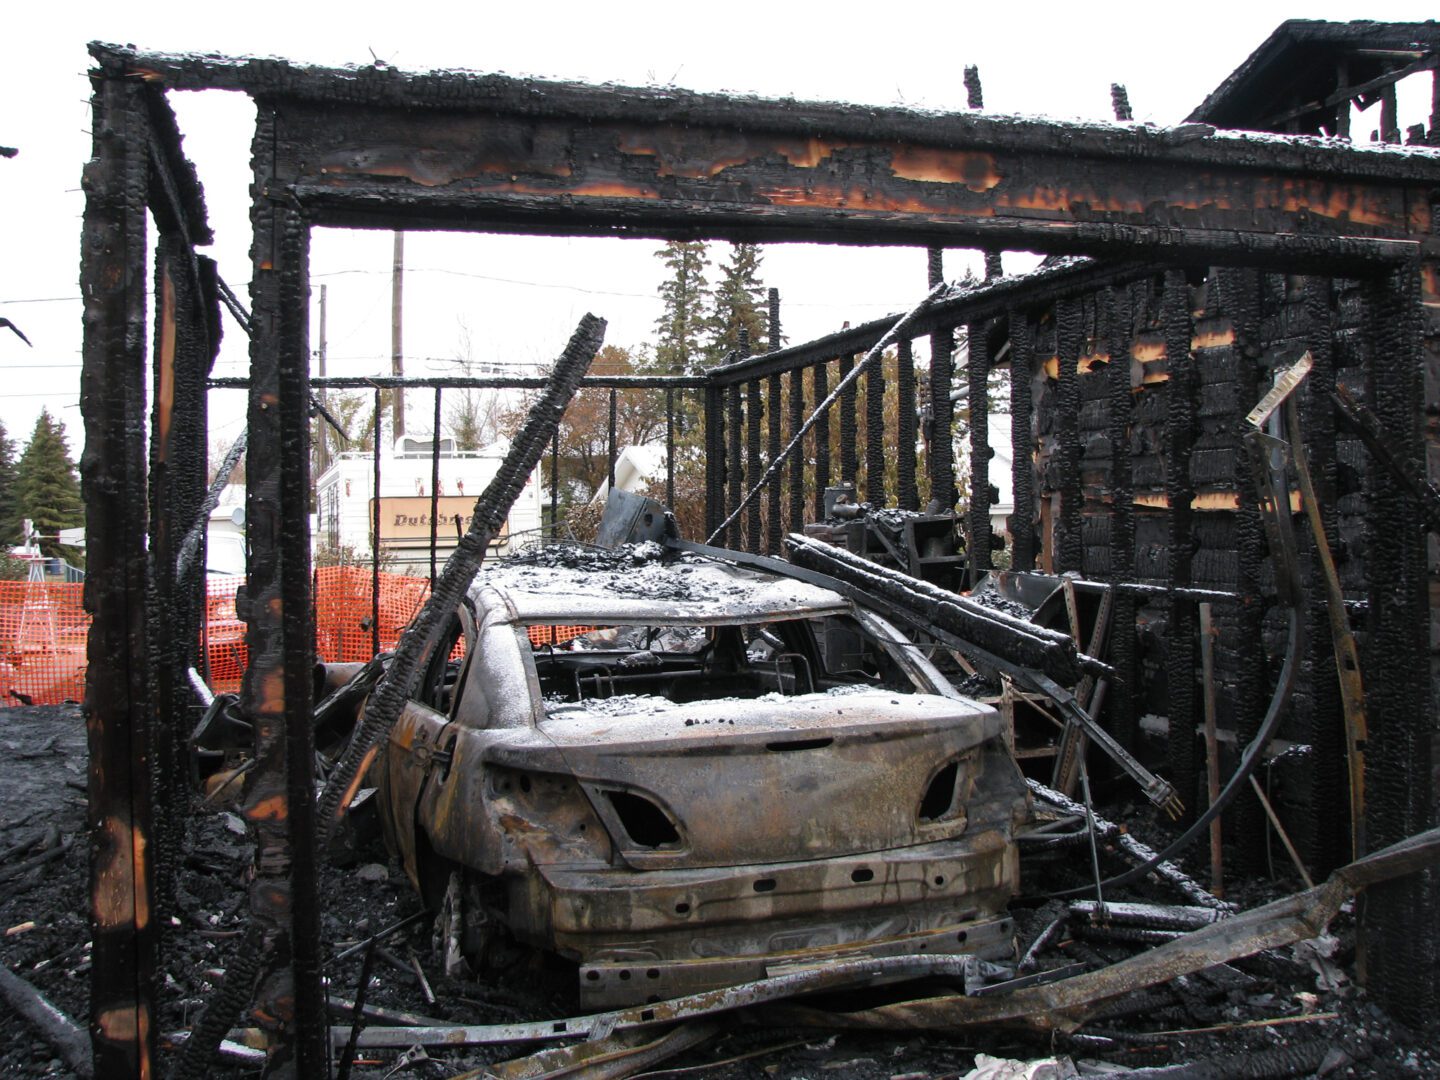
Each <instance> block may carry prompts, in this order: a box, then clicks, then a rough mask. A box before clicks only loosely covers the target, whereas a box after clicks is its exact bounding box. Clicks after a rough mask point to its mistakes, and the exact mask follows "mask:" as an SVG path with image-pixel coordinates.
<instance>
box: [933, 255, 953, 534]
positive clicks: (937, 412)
mask: <svg viewBox="0 0 1440 1080" xmlns="http://www.w3.org/2000/svg"><path fill="white" fill-rule="evenodd" d="M929 255H930V266H929V271H930V287H931V288H932V289H933V288H934V287H935V286H936V285H939V284H940V282H942V281H943V280H945V265H944V252H943V251H942V250H941V249H940V248H931V249H930V252H929ZM954 353H955V337H954V335H953V334H952V332H951V330H950V328H948V327H946V328H942V329H937V330H936V331H935V332H934V333H933V334H931V335H930V443H929V447H928V451H929V453H928V458H927V461H928V464H929V467H930V502H931V504H932V505H934V506H935V507H936V509H937V510H938V511H939V512H940V513H945V512H947V511H950V510H953V509H954V508H955V494H956V493H955V446H954V443H953V441H952V440H953V437H954V436H953V432H954V428H955V406H954V403H953V402H952V401H951V400H950V382H951V378H952V376H953V375H954V370H955V359H954Z"/></svg>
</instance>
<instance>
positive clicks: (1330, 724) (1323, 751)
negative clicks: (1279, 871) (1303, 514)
mask: <svg viewBox="0 0 1440 1080" xmlns="http://www.w3.org/2000/svg"><path fill="white" fill-rule="evenodd" d="M1330 293H1331V285H1330V280H1329V279H1328V278H1320V277H1307V278H1306V279H1305V283H1304V297H1303V304H1304V311H1305V318H1304V324H1305V325H1306V326H1307V327H1308V331H1309V332H1308V334H1307V337H1306V342H1305V344H1306V347H1307V348H1308V349H1309V351H1310V355H1311V356H1312V357H1313V358H1314V366H1313V367H1312V368H1311V369H1310V374H1309V376H1308V377H1307V378H1306V380H1305V383H1304V385H1303V386H1302V387H1301V390H1300V395H1299V405H1300V419H1301V431H1302V433H1303V435H1304V440H1305V445H1304V446H1295V447H1291V453H1293V454H1302V453H1303V454H1305V455H1306V460H1307V462H1308V464H1309V469H1310V477H1311V482H1312V483H1313V484H1314V486H1315V494H1316V497H1317V500H1316V501H1317V503H1318V507H1319V510H1320V514H1321V518H1322V520H1323V522H1324V525H1325V539H1326V543H1327V544H1328V545H1329V548H1330V551H1331V552H1332V553H1336V552H1338V551H1340V547H1339V544H1340V531H1339V527H1338V520H1337V518H1338V515H1337V512H1336V479H1337V476H1338V472H1339V465H1338V462H1337V460H1336V451H1335V443H1336V431H1335V411H1334V408H1333V407H1332V405H1331V404H1330V395H1331V394H1332V393H1333V392H1334V390H1335V364H1334V356H1333V353H1334V349H1333V347H1332V346H1333V341H1332V333H1333V332H1332V328H1331V314H1332V312H1331V305H1330ZM1302 535H1304V536H1305V542H1304V543H1303V544H1302V548H1303V549H1304V550H1306V551H1307V553H1308V556H1309V557H1308V558H1307V560H1306V561H1307V563H1308V572H1307V575H1306V583H1305V591H1306V595H1307V597H1308V598H1309V599H1310V605H1309V611H1308V612H1307V617H1308V618H1309V619H1310V629H1309V635H1308V641H1309V644H1310V667H1309V692H1310V717H1309V720H1310V725H1309V731H1308V732H1307V733H1306V736H1305V740H1306V742H1307V743H1309V745H1311V746H1312V747H1314V751H1313V753H1314V761H1313V764H1312V767H1311V768H1309V769H1307V770H1306V771H1305V782H1306V783H1307V784H1308V786H1309V791H1308V793H1307V797H1306V802H1307V804H1308V805H1309V807H1310V813H1309V814H1308V815H1306V822H1305V823H1304V824H1305V827H1304V828H1301V829H1299V830H1298V831H1299V833H1300V835H1301V836H1302V837H1303V838H1304V840H1305V841H1306V842H1305V850H1303V851H1302V855H1303V856H1304V859H1305V862H1306V863H1307V864H1308V865H1309V866H1310V867H1311V869H1312V872H1314V873H1315V874H1326V873H1329V872H1330V871H1331V870H1333V869H1335V868H1336V867H1338V866H1343V865H1344V864H1345V863H1347V862H1349V861H1350V860H1351V858H1352V857H1358V855H1360V854H1363V852H1357V853H1353V855H1352V852H1351V848H1350V836H1349V833H1350V829H1349V823H1350V815H1349V813H1348V808H1349V805H1350V801H1349V795H1348V787H1349V781H1348V772H1347V769H1346V739H1345V720H1344V716H1343V714H1342V712H1341V705H1340V688H1339V681H1338V678H1339V677H1338V675H1337V672H1336V666H1335V643H1334V637H1333V635H1332V633H1331V630H1330V620H1329V617H1328V613H1327V611H1326V607H1327V605H1326V588H1325V579H1324V570H1323V567H1322V566H1321V562H1320V559H1319V557H1318V555H1317V554H1316V553H1315V551H1314V545H1313V541H1312V540H1311V539H1310V536H1309V530H1308V529H1306V530H1302Z"/></svg>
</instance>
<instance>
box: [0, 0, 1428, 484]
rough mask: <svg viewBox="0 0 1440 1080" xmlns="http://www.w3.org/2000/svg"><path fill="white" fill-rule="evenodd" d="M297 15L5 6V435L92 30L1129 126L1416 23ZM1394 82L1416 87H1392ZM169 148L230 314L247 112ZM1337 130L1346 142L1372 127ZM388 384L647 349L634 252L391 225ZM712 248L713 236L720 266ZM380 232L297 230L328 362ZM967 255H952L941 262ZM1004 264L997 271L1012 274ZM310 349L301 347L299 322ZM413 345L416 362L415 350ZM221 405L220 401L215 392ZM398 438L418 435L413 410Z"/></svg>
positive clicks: (80, 119)
mask: <svg viewBox="0 0 1440 1080" xmlns="http://www.w3.org/2000/svg"><path fill="white" fill-rule="evenodd" d="M451 10H452V9H451V5H445V4H405V3H392V4H384V5H382V4H378V3H371V2H368V0H359V2H352V3H346V4H334V3H331V4H312V3H309V2H308V0H292V2H290V3H288V4H284V5H277V6H276V7H274V8H271V7H268V6H267V7H258V8H257V7H255V6H253V5H244V4H198V3H193V2H191V3H185V4H177V3H169V2H152V3H148V4H144V5H136V4H127V3H124V0H114V2H112V3H109V4H99V3H93V2H90V0H82V2H78V3H67V4H64V5H60V4H54V5H51V4H32V5H28V6H27V7H26V9H25V13H24V19H25V21H26V23H27V25H25V26H24V27H23V28H22V27H21V21H20V20H21V16H20V15H19V13H18V12H16V13H13V14H12V16H11V18H10V19H9V20H8V21H9V24H10V27H11V39H10V40H11V45H12V46H13V47H12V48H11V49H9V50H8V51H7V55H6V60H5V63H4V65H3V66H0V145H5V146H16V147H18V148H19V150H20V153H19V156H18V157H15V158H13V159H8V160H6V159H0V192H3V193H4V198H3V202H0V220H3V222H4V233H3V235H4V252H5V258H3V259H0V315H3V316H4V317H6V318H9V319H11V320H13V321H14V322H15V323H16V324H18V325H19V326H20V327H21V328H23V329H24V331H25V332H26V334H27V335H28V336H29V337H30V339H31V341H32V342H34V348H29V349H27V348H26V347H25V346H24V344H23V343H22V342H21V341H20V340H19V339H18V338H16V337H14V336H13V335H11V334H9V333H8V332H7V331H0V373H3V376H4V377H3V378H0V420H3V422H4V424H5V427H6V428H7V430H8V432H9V434H10V436H11V437H12V438H15V439H17V441H20V442H23V440H24V439H26V438H28V436H29V433H30V430H31V428H32V427H33V425H34V422H35V417H36V416H37V415H38V414H39V412H40V409H41V408H42V407H48V408H49V409H50V411H51V412H52V414H54V415H56V416H57V417H59V418H60V419H62V420H63V421H64V422H65V424H66V427H67V429H68V431H69V433H70V442H71V449H72V452H73V453H74V454H75V455H76V456H77V457H78V454H79V449H80V442H81V440H82V437H83V436H82V431H81V421H80V412H79V408H78V404H77V401H78V383H79V372H80V345H81V305H80V302H79V289H78V286H77V277H78V268H79V247H80V215H81V211H82V208H83V199H82V196H81V193H80V191H79V178H80V170H81V166H82V165H83V164H84V162H85V160H86V159H87V158H88V156H89V153H90V140H89V135H88V127H89V122H90V112H89V104H88V95H89V86H88V83H87V81H86V79H85V71H86V69H87V67H88V64H89V57H88V55H87V54H86V52H85V44H86V42H87V41H90V40H102V41H109V42H120V43H132V44H135V45H137V46H139V47H141V48H143V49H150V50H156V51H166V52H180V51H206V52H219V53H224V54H228V55H267V56H270V55H277V56H285V57H288V58H290V59H293V60H296V61H308V62H315V63H323V64H330V65H341V64H346V63H369V62H371V60H372V56H373V57H378V58H380V59H381V60H384V61H386V62H388V63H390V64H393V65H394V66H397V67H400V68H404V69H407V70H420V69H426V68H437V67H447V68H468V69H472V70H476V71H502V72H506V73H509V74H514V75H534V76H539V77H551V78H573V79H584V80H587V81H592V82H615V83H620V84H625V85H636V86H640V85H647V84H667V83H673V84H674V85H677V86H680V87H685V88H689V89H695V90H706V91H712V90H734V91H741V92H748V93H758V94H761V95H764V96H767V97H786V96H793V97H796V98H800V99H811V100H842V101H850V102H856V103H861V104H878V105H895V104H901V105H907V106H912V107H916V108H923V109H938V110H951V109H962V108H963V107H964V105H965V89H964V85H963V83H962V81H961V80H962V72H963V69H964V66H965V65H966V64H978V65H979V67H980V74H981V79H982V82H983V84H984V91H985V104H986V109H987V111H988V112H995V113H1026V114H1049V115H1052V116H1065V117H1080V118H1085V119H1091V120H1109V119H1110V94H1109V87H1110V83H1111V82H1112V81H1116V82H1122V83H1124V84H1126V86H1127V87H1128V89H1129V94H1130V101H1131V103H1132V106H1133V107H1134V110H1135V116H1136V119H1137V120H1139V121H1153V122H1155V123H1158V124H1173V123H1176V122H1178V121H1179V120H1181V119H1182V118H1183V117H1184V116H1185V115H1186V114H1187V113H1188V112H1189V111H1190V110H1191V109H1192V108H1194V107H1195V106H1196V105H1198V104H1199V103H1200V101H1201V100H1202V99H1203V98H1204V97H1205V95H1206V94H1207V93H1208V92H1209V91H1211V90H1212V89H1214V88H1215V86H1216V85H1218V84H1219V83H1220V81H1221V80H1222V79H1223V78H1224V77H1225V76H1226V75H1227V74H1229V72H1230V71H1232V70H1233V69H1234V68H1235V67H1236V66H1237V65H1238V64H1239V63H1240V62H1241V61H1242V60H1244V58H1245V57H1246V56H1247V55H1249V53H1250V52H1251V51H1252V50H1253V49H1254V48H1255V47H1256V46H1257V45H1259V44H1260V42H1261V41H1262V40H1264V38H1265V37H1266V36H1268V35H1269V33H1270V32H1271V31H1272V30H1274V28H1275V27H1276V26H1277V25H1278V24H1279V23H1280V22H1281V21H1282V20H1284V19H1285V18H1289V17H1305V18H1326V19H1337V20H1340V19H1348V18H1370V19H1381V20H1397V21H1399V20H1421V19H1425V18H1428V17H1432V16H1433V15H1434V14H1435V11H1434V9H1433V7H1432V6H1431V5H1430V4H1429V3H1424V2H1403V0H1375V2H1371V3H1368V4H1357V3H1353V2H1351V3H1341V2H1333V0H1311V2H1309V3H1306V4H1304V5H1294V4H1277V3H1270V2H1266V0H1257V2H1253V3H1249V4H1244V5H1239V4H1235V5H1231V4H1227V3H1221V4H1211V5H1206V6H1203V7H1195V6H1194V5H1188V6H1187V5H1173V4H1162V3H1155V2H1153V0H1150V2H1143V3H1132V2H1111V3H1106V4H1103V5H1087V4H1081V3H1069V4H1060V3H1050V2H1048V0H1031V2H1030V3H1028V4H1024V5H1014V4H1005V3H986V4H968V3H956V4H949V5H937V4H910V5H906V4H897V5H895V6H893V7H886V6H882V7H879V8H877V7H875V6H873V5H848V4H843V3H831V4H829V5H822V6H817V5H815V4H810V3H806V4H786V3H770V4H763V5H760V4H756V5H723V6H722V5H714V4H704V3H701V4H690V5H680V4H674V3H669V4H658V3H632V4H623V3H621V4H609V5H597V4H594V3H586V4H578V3H569V2H559V0H552V2H550V3H545V4H539V3H508V4H497V3H493V2H492V3H481V4H472V5H466V6H464V7H460V6H458V5H457V6H455V7H454V9H453V11H454V13H453V14H452V13H451ZM1411 81H1412V82H1415V81H1416V80H1411ZM1414 89H1415V92H1414V93H1413V94H1412V95H1411V96H1410V97H1408V98H1407V97H1402V114H1401V120H1402V126H1403V124H1405V123H1413V122H1418V121H1420V120H1423V119H1425V116H1426V114H1427V113H1428V104H1429V102H1428V84H1427V85H1425V86H1424V87H1423V88H1422V87H1416V88H1414ZM171 100H172V102H173V103H174V105H175V107H176V111H177V113H178V114H179V117H180V126H181V129H182V131H184V132H185V134H186V143H185V146H186V151H187V153H188V154H189V156H190V157H191V159H192V160H193V161H194V162H195V163H196V166H197V168H198V169H199V172H200V178H201V180H202V182H203V183H204V185H205V189H206V194H207V200H208V203H209V207H210V218H211V223H212V225H213V226H214V227H215V230H216V234H217V242H216V244H215V245H214V246H213V248H212V249H211V250H210V253H211V254H212V255H214V257H215V258H217V260H218V261H219V264H220V272H221V274H222V276H224V277H225V278H226V280H227V281H229V283H230V284H231V285H232V286H233V287H234V288H235V289H236V291H237V292H238V293H239V294H240V295H241V297H242V299H246V300H247V303H248V292H247V289H246V285H247V283H248V281H249V276H250V268H249V258H248V247H249V223H248V211H249V196H248V192H247V185H248V183H249V179H250V176H249V162H248V158H249V140H250V128H251V124H252V122H253V109H252V108H251V106H250V103H249V101H248V99H247V98H245V97H244V96H243V95H238V94H226V93H222V92H219V91H210V92H206V93H203V94H179V93H172V95H171ZM1378 111H1379V110H1378V108H1376V109H1372V110H1371V111H1370V112H1368V113H1366V114H1364V115H1363V116H1362V117H1360V118H1358V119H1357V122H1356V125H1355V128H1354V130H1355V132H1356V135H1357V138H1363V137H1367V136H1368V133H1369V130H1370V128H1372V127H1374V126H1377V124H1378ZM406 244H407V249H406V263H407V276H406V282H405V298H406V304H405V351H406V354H407V357H408V359H407V373H410V374H426V373H455V370H456V368H455V363H454V360H455V357H456V356H457V355H459V354H461V353H463V352H464V351H465V348H466V346H465V342H466V341H467V340H468V342H469V355H470V356H471V358H472V359H474V360H475V361H478V362H484V363H502V364H530V363H534V362H539V361H545V360H548V359H551V358H553V357H554V355H555V354H556V353H557V352H558V351H559V349H560V348H561V346H563V344H564V342H565V340H566V338H567V337H568V335H569V333H570V331H571V330H572V328H573V327H574V324H575V323H576V321H577V320H578V319H579V317H580V315H581V314H583V313H584V312H585V311H587V310H590V311H594V312H595V313H596V314H599V315H603V316H605V317H606V318H608V319H609V320H610V330H609V335H608V340H609V341H610V342H612V343H615V344H620V345H635V344H639V343H642V342H646V341H649V340H650V339H651V336H652V332H653V324H654V320H655V318H656V316H657V315H658V313H659V304H658V301H657V300H656V298H655V289H656V286H657V284H658V283H659V271H660V264H659V262H658V261H657V260H656V259H655V258H654V257H653V252H654V251H655V250H656V249H657V248H658V246H659V245H658V243H657V242H655V241H645V240H637V241H621V240H601V239H564V238H553V239H550V238H535V237H505V236H475V235H457V234H426V233H412V234H409V235H408V236H407V240H406ZM724 250H725V249H724V245H715V251H714V256H715V260H716V262H718V261H719V260H720V259H721V258H722V257H723V255H724ZM390 252H391V236H390V234H389V233H340V232H334V231H329V230H321V231H317V233H316V235H315V238H314V243H313V250H312V264H311V269H312V274H313V282H312V283H313V285H314V287H315V288H314V290H313V291H314V295H313V297H312V312H313V305H314V302H315V301H318V297H319V285H321V284H322V283H323V284H325V285H326V286H327V287H328V294H329V305H330V310H329V355H330V364H329V370H330V372H331V373H332V374H355V375H363V374H374V373H377V372H382V371H388V370H389V357H390V336H389V335H390V327H389V295H390V293H389V289H390V284H389V267H390ZM964 259H965V256H962V255H961V254H960V253H958V252H957V253H952V254H950V255H949V256H948V258H947V262H946V276H947V277H956V276H959V275H960V274H961V273H962V272H963V269H964V265H965V261H964ZM1021 263H1022V260H1021V259H1020V258H1019V257H1015V256H1008V255H1007V269H1012V268H1014V269H1018V268H1020V266H1021ZM763 273H764V277H765V280H766V284H767V285H773V286H775V287H778V288H779V289H780V292H781V297H782V303H783V319H784V326H785V333H786V336H787V338H788V339H789V340H790V341H791V342H798V341H803V340H805V339H807V338H809V337H813V336H816V335H819V334H822V333H826V332H828V331H830V330H833V329H836V328H838V327H839V326H840V324H841V323H842V322H843V321H844V320H847V319H848V320H851V321H860V320H863V319H867V318H873V317H876V316H878V315H882V314H884V313H886V312H889V311H895V310H899V309H903V308H906V307H909V306H910V305H911V304H913V303H914V302H915V300H917V299H918V297H919V295H920V294H921V293H922V292H923V287H924V284H925V274H926V270H925V255H924V253H923V252H922V251H917V250H913V249H898V248H895V249H880V248H839V247H828V246H827V247H813V246H807V245H783V246H782V245H774V246H769V247H767V248H766V249H765V259H764V264H763ZM311 341H312V345H314V344H316V335H315V331H314V324H313V322H312V333H311ZM422 358H429V359H422ZM247 363H248V361H247V357H246V352H245V343H244V339H243V335H242V334H241V333H240V331H239V329H238V328H237V327H235V326H234V324H233V323H227V326H226V342H225V346H224V349H223V351H222V354H221V359H220V363H219V365H218V366H217V374H228V375H239V374H243V373H244V371H245V368H246V364H247ZM241 397H242V395H241V394H239V393H237V392H233V391H232V392H229V393H225V394H221V393H220V392H216V395H215V398H216V400H215V401H214V402H213V405H212V409H213V415H214V417H215V419H216V422H215V424H214V425H213V429H214V430H215V431H216V432H217V437H219V436H224V437H227V438H228V437H233V435H234V434H235V432H236V431H237V430H238V428H239V426H240V424H241V423H243V405H242V403H241ZM222 399H223V400H222ZM416 413H417V414H416V415H414V416H413V418H412V423H411V426H412V428H414V429H416V430H419V429H422V428H426V427H428V423H429V421H428V419H426V418H425V417H424V415H420V414H425V413H428V405H427V404H424V403H417V407H416Z"/></svg>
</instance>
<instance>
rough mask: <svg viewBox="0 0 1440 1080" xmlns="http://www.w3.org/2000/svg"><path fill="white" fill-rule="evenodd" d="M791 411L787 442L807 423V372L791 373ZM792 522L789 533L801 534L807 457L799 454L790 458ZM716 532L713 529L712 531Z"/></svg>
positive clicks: (802, 370)
mask: <svg viewBox="0 0 1440 1080" xmlns="http://www.w3.org/2000/svg"><path fill="white" fill-rule="evenodd" d="M789 383H790V403H789V404H790V411H789V417H788V421H789V423H788V427H787V429H786V440H787V441H788V440H790V439H793V438H795V436H796V435H797V434H798V433H799V431H800V428H801V425H803V424H804V423H805V371H804V369H803V368H802V369H797V370H795V371H792V372H790V375H789ZM789 513H790V520H789V524H788V526H787V529H788V531H791V532H799V531H801V530H802V529H803V528H804V527H805V455H804V454H803V453H797V454H794V455H792V456H791V458H790V506H789ZM711 531H712V532H713V531H714V530H713V529H712V530H711Z"/></svg>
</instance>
